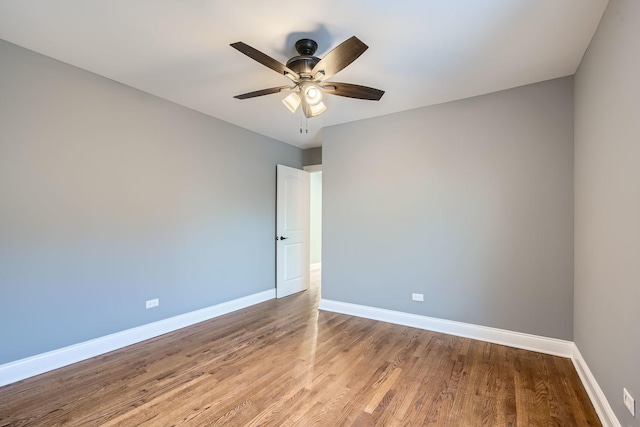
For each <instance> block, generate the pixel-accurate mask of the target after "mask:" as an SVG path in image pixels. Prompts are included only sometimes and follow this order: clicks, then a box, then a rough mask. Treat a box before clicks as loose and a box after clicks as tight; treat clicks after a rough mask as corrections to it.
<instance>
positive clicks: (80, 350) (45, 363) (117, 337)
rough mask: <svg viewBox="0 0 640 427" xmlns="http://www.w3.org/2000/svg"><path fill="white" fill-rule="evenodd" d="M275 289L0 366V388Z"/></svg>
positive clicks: (241, 305) (245, 303) (220, 311)
mask: <svg viewBox="0 0 640 427" xmlns="http://www.w3.org/2000/svg"><path fill="white" fill-rule="evenodd" d="M275 296H276V292H275V289H270V290H268V291H264V292H259V293H257V294H253V295H248V296H246V297H242V298H238V299H235V300H232V301H227V302H223V303H221V304H216V305H213V306H211V307H207V308H203V309H201V310H196V311H192V312H189V313H185V314H181V315H179V316H174V317H170V318H168V319H163V320H159V321H157V322H153V323H148V324H146V325H142V326H138V327H136V328H131V329H127V330H125V331H121V332H116V333H114V334H110V335H106V336H104V337H100V338H95V339H92V340H89V341H85V342H81V343H78V344H74V345H70V346H68V347H63V348H60V349H57V350H53V351H49V352H47V353H42V354H38V355H35V356H31V357H27V358H25V359H20V360H16V361H15V362H9V363H6V364H4V365H0V387H1V386H3V385H7V384H11V383H14V382H16V381H20V380H23V379H25V378H29V377H33V376H35V375H39V374H42V373H44V372H48V371H51V370H54V369H58V368H61V367H63V366H67V365H71V364H72V363H76V362H80V361H81V360H86V359H89V358H91V357H95V356H99V355H101V354H104V353H108V352H110V351H113V350H117V349H119V348H122V347H126V346H129V345H131V344H136V343H139V342H141V341H145V340H148V339H150V338H155V337H157V336H159V335H163V334H166V333H169V332H173V331H175V330H177V329H181V328H184V327H186V326H191V325H194V324H196V323H200V322H203V321H205V320H209V319H213V318H214V317H218V316H222V315H223V314H227V313H231V312H233V311H236V310H240V309H243V308H246V307H249V306H252V305H254V304H259V303H261V302H264V301H267V300H270V299H273V298H275Z"/></svg>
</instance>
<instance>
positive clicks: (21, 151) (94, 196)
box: [0, 41, 302, 363]
mask: <svg viewBox="0 0 640 427" xmlns="http://www.w3.org/2000/svg"><path fill="white" fill-rule="evenodd" d="M0 63H1V64H2V66H1V67H0V325H2V327H1V328H0V363H6V362H9V361H12V360H16V359H20V358H23V357H26V356H30V355H34V354H37V353H42V352H45V351H48V350H52V349H55V348H59V347H63V346H66V345H69V344H74V343H77V342H81V341H85V340H88V339H91V338H96V337H99V336H103V335H105V334H109V333H113V332H116V331H120V330H124V329H127V328H131V327H134V326H138V325H142V324H145V323H148V322H152V321H156V320H159V319H163V318H166V317H170V316H174V315H177V314H181V313H185V312H189V311H192V310H196V309H200V308H203V307H207V306H211V305H214V304H217V303H220V302H224V301H228V300H231V299H235V298H239V297H243V296H246V295H250V294H254V293H257V292H261V291H265V290H268V289H273V288H274V286H275V284H274V277H275V271H274V269H275V267H274V266H275V252H274V242H273V236H274V233H275V173H276V172H275V171H276V169H275V165H276V164H277V163H282V164H285V165H289V166H293V167H301V166H302V150H300V149H298V148H295V147H293V146H290V145H287V144H284V143H281V142H278V141H274V140H271V139H268V138H266V137H264V136H260V135H258V134H255V133H252V132H249V131H247V130H244V129H241V128H238V127H236V126H233V125H230V124H228V123H225V122H222V121H220V120H217V119H214V118H211V117H208V116H205V115H202V114H200V113H196V112H194V111H192V110H188V109H186V108H183V107H180V106H178V105H175V104H172V103H170V102H167V101H163V100H161V99H158V98H156V97H154V96H151V95H148V94H146V93H143V92H140V91H137V90H134V89H132V88H130V87H126V86H123V85H120V84H118V83H115V82H113V81H111V80H107V79H105V78H102V77H100V76H97V75H94V74H91V73H88V72H86V71H82V70H80V69H77V68H74V67H72V66H69V65H66V64H63V63H61V62H58V61H55V60H52V59H50V58H47V57H45V56H41V55H39V54H36V53H33V52H30V51H28V50H25V49H22V48H20V47H17V46H15V45H12V44H9V43H6V42H3V41H0ZM151 298H160V306H159V307H158V308H155V309H151V310H146V309H145V300H148V299H151Z"/></svg>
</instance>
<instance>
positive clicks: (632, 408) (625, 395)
mask: <svg viewBox="0 0 640 427" xmlns="http://www.w3.org/2000/svg"><path fill="white" fill-rule="evenodd" d="M622 401H623V402H624V406H626V407H627V409H628V410H629V412H631V415H633V416H634V417H635V416H636V400H635V399H634V398H633V396H631V393H629V391H628V390H627V389H626V388H623V389H622Z"/></svg>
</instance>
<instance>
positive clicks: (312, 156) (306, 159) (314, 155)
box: [302, 147, 322, 166]
mask: <svg viewBox="0 0 640 427" xmlns="http://www.w3.org/2000/svg"><path fill="white" fill-rule="evenodd" d="M321 164H322V147H316V148H307V149H306V150H303V152H302V165H303V166H311V165H321Z"/></svg>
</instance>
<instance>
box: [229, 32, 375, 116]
mask: <svg viewBox="0 0 640 427" xmlns="http://www.w3.org/2000/svg"><path fill="white" fill-rule="evenodd" d="M231 47H233V48H234V49H237V50H239V51H240V52H242V53H244V54H245V55H247V56H248V57H249V58H251V59H254V60H256V61H258V62H259V63H261V64H262V65H264V66H266V67H269V68H271V69H272V70H274V71H276V72H278V73H280V74H282V75H284V76H286V77H288V78H289V79H291V81H292V82H293V83H294V85H293V86H278V87H272V88H269V89H262V90H257V91H255V92H249V93H244V94H242V95H237V96H234V98H237V99H248V98H255V97H257V96H263V95H270V94H273V93H280V92H288V91H292V92H291V93H290V94H289V95H288V96H287V97H286V98H285V99H283V100H282V102H283V103H284V105H286V106H287V108H288V109H289V110H291V112H292V113H295V112H296V111H297V109H298V107H299V106H300V105H302V112H303V113H304V115H305V116H306V117H315V116H317V115H319V114H322V113H323V112H324V111H325V110H326V109H327V107H326V105H325V104H324V103H323V102H322V93H323V92H324V93H328V94H332V95H338V96H345V97H348V98H356V99H366V100H371V101H378V100H380V98H382V95H384V91H383V90H379V89H374V88H371V87H367V86H360V85H354V84H351V83H338V82H326V81H325V80H327V79H329V78H331V77H333V76H334V75H335V74H337V73H338V72H340V71H341V70H343V69H344V68H345V67H346V66H347V65H349V64H351V63H352V62H353V61H355V60H356V59H357V58H358V57H359V56H360V55H362V54H363V53H364V51H365V50H367V49H368V48H369V46H367V45H366V44H364V43H363V42H362V41H360V40H359V39H358V38H357V37H355V36H353V37H351V38H350V39H348V40H346V41H344V42H343V43H342V44H340V45H339V46H337V47H336V48H335V49H333V50H332V51H331V52H329V53H328V54H326V55H325V56H324V58H322V59H320V58H318V57H315V56H313V55H314V54H315V53H316V50H317V49H318V44H317V43H316V42H315V41H314V40H311V39H301V40H298V41H297V42H296V50H297V51H298V53H299V55H298V56H294V57H293V58H291V59H289V60H288V61H287V65H284V64H282V63H280V62H278V61H276V60H275V59H273V58H271V57H270V56H268V55H265V54H264V53H262V52H260V51H259V50H257V49H254V48H252V47H251V46H249V45H248V44H245V43H243V42H237V43H232V44H231Z"/></svg>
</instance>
